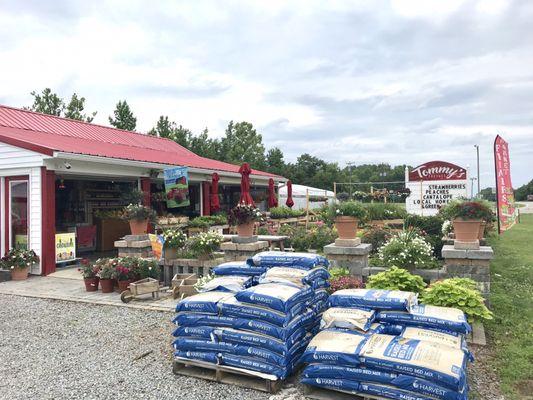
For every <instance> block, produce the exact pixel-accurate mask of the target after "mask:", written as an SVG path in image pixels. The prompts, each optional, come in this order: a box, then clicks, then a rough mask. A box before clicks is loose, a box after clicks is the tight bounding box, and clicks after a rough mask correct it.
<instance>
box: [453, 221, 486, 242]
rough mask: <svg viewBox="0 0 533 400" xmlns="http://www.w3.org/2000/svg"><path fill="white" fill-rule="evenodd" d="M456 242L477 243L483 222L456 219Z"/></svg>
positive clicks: (454, 227) (454, 222)
mask: <svg viewBox="0 0 533 400" xmlns="http://www.w3.org/2000/svg"><path fill="white" fill-rule="evenodd" d="M452 224H453V231H454V233H455V240H459V241H461V242H475V241H476V240H478V237H479V230H480V225H481V220H479V219H478V220H471V219H462V218H456V219H454V220H453V221H452Z"/></svg>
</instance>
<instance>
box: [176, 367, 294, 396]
mask: <svg viewBox="0 0 533 400" xmlns="http://www.w3.org/2000/svg"><path fill="white" fill-rule="evenodd" d="M172 371H173V372H174V374H176V375H184V376H191V377H194V378H199V379H205V380H208V381H213V382H218V383H225V384H228V385H235V386H240V387H244V388H247V389H254V390H260V391H262V392H267V393H272V394H274V393H277V392H278V391H279V390H280V389H281V387H282V386H283V383H284V380H279V379H278V380H275V381H273V380H270V379H266V378H261V377H259V376H256V375H252V374H250V373H247V372H246V371H244V370H241V369H238V368H232V367H226V366H222V365H215V364H210V363H206V362H202V361H195V360H174V362H173V364H172Z"/></svg>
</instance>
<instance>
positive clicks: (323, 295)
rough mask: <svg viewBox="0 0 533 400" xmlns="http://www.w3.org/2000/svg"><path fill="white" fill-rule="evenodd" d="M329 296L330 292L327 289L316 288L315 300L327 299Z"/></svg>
mask: <svg viewBox="0 0 533 400" xmlns="http://www.w3.org/2000/svg"><path fill="white" fill-rule="evenodd" d="M328 298H329V293H328V291H327V290H326V289H317V290H315V295H314V297H313V301H327V300H328Z"/></svg>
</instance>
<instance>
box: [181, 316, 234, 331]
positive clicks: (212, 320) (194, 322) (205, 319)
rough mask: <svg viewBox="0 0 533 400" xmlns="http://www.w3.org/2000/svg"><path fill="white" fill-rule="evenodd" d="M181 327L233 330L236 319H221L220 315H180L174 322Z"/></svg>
mask: <svg viewBox="0 0 533 400" xmlns="http://www.w3.org/2000/svg"><path fill="white" fill-rule="evenodd" d="M172 322H174V323H175V324H176V325H179V326H191V327H199V326H214V327H227V328H232V327H233V325H235V322H236V318H231V317H220V316H218V315H206V314H196V313H183V312H182V313H178V314H177V315H176V316H175V317H174V319H173V320H172Z"/></svg>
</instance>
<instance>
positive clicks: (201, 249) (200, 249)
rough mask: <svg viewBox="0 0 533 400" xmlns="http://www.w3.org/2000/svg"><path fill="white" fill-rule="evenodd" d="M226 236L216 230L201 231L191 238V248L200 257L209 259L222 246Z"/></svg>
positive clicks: (189, 244)
mask: <svg viewBox="0 0 533 400" xmlns="http://www.w3.org/2000/svg"><path fill="white" fill-rule="evenodd" d="M223 240H224V238H223V237H222V235H220V234H219V233H216V232H201V233H199V234H198V235H195V236H193V237H191V238H190V239H189V242H188V248H189V250H190V251H191V252H192V253H193V254H194V255H195V256H196V257H197V258H198V259H199V260H207V259H209V258H211V256H212V254H213V253H214V252H215V251H216V250H218V249H219V248H220V244H221V243H222V242H223Z"/></svg>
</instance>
